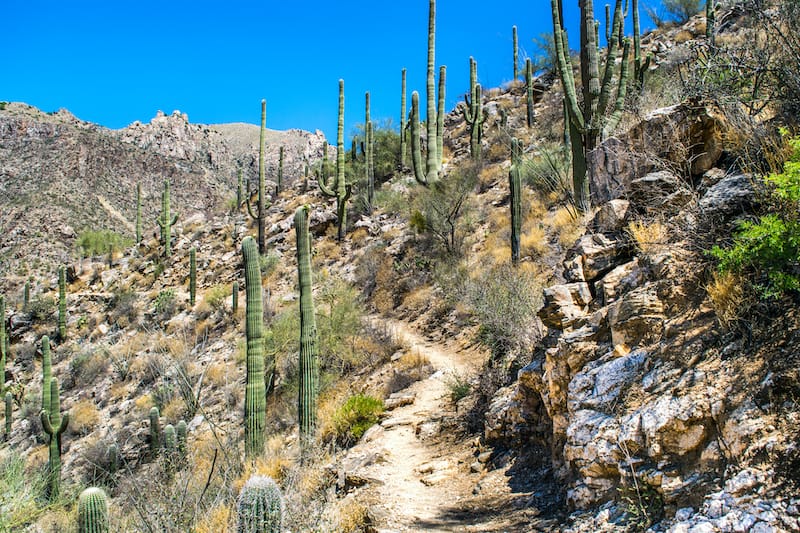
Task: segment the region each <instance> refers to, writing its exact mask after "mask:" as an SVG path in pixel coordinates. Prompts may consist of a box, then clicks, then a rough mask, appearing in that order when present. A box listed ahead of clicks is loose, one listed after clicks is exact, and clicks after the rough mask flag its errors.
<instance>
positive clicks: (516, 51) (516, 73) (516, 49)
mask: <svg viewBox="0 0 800 533" xmlns="http://www.w3.org/2000/svg"><path fill="white" fill-rule="evenodd" d="M511 40H512V41H513V43H514V44H513V46H514V77H513V78H511V79H512V80H514V81H517V78H519V55H518V54H519V43H518V42H517V27H516V26H511Z"/></svg>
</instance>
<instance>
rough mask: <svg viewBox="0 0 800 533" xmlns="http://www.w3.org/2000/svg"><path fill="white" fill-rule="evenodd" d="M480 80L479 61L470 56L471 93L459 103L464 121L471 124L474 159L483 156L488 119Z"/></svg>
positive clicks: (471, 152) (470, 146)
mask: <svg viewBox="0 0 800 533" xmlns="http://www.w3.org/2000/svg"><path fill="white" fill-rule="evenodd" d="M477 80H478V63H477V62H476V61H475V60H474V59H473V58H471V57H470V58H469V95H465V96H464V103H461V104H459V106H458V107H459V109H460V110H461V114H462V115H464V121H465V122H466V123H467V125H468V126H469V151H470V154H472V159H476V160H477V159H480V158H481V139H482V137H483V124H484V122H485V121H486V116H487V113H486V110H485V109H484V107H483V105H482V104H481V84H480V83H477Z"/></svg>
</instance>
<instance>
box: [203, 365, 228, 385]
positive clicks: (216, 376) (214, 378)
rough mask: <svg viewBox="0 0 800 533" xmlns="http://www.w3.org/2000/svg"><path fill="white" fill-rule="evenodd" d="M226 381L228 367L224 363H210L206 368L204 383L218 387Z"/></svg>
mask: <svg viewBox="0 0 800 533" xmlns="http://www.w3.org/2000/svg"><path fill="white" fill-rule="evenodd" d="M227 381H228V367H227V365H226V364H225V363H212V364H211V365H209V366H208V368H207V369H206V377H205V383H206V384H208V386H210V387H212V388H219V387H222V386H223V385H225V383H226V382H227Z"/></svg>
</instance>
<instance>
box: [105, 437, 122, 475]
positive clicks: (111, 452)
mask: <svg viewBox="0 0 800 533" xmlns="http://www.w3.org/2000/svg"><path fill="white" fill-rule="evenodd" d="M106 455H107V457H108V470H107V472H108V473H109V474H111V475H114V474H116V473H117V470H119V448H117V445H116V444H109V445H108V449H107V450H106Z"/></svg>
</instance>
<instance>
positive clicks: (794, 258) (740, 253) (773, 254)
mask: <svg viewBox="0 0 800 533" xmlns="http://www.w3.org/2000/svg"><path fill="white" fill-rule="evenodd" d="M789 144H790V146H791V148H792V155H791V157H790V158H789V160H788V161H786V163H785V165H784V169H783V172H781V173H773V174H770V175H769V176H767V177H765V178H764V181H765V182H766V183H767V184H768V185H769V186H770V187H771V203H770V206H769V212H768V213H766V214H764V215H762V216H760V217H759V219H758V221H750V220H748V221H744V222H741V223H740V224H739V227H738V229H737V230H736V232H735V233H734V235H733V245H732V246H730V247H728V248H722V247H720V246H714V248H712V250H711V252H710V253H711V255H712V256H713V257H715V258H716V259H717V260H718V261H719V269H720V271H721V272H723V273H725V272H734V273H742V274H748V276H747V277H748V278H749V279H752V280H754V281H753V282H752V283H753V286H754V287H755V289H756V290H757V291H758V292H759V293H761V295H762V296H763V297H764V298H771V297H777V296H780V295H781V294H783V293H785V292H788V291H797V290H800V274H798V272H800V138H795V139H792V140H790V141H789ZM751 274H755V276H752V275H751Z"/></svg>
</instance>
